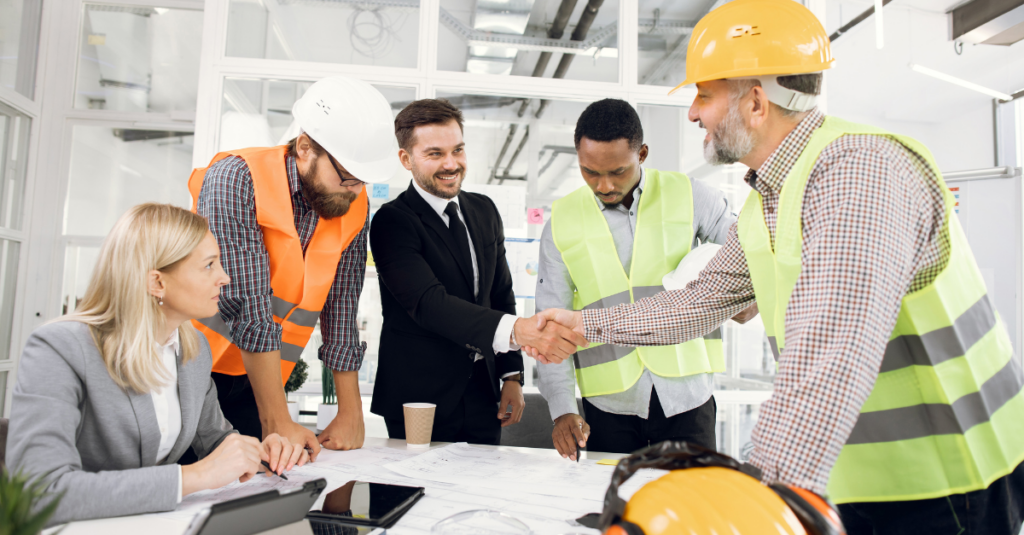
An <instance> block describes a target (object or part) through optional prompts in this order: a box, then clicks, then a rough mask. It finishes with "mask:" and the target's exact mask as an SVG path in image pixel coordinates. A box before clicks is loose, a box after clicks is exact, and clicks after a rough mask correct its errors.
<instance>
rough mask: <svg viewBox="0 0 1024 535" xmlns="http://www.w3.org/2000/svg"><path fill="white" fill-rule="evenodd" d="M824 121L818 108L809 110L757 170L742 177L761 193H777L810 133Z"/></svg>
mask: <svg viewBox="0 0 1024 535" xmlns="http://www.w3.org/2000/svg"><path fill="white" fill-rule="evenodd" d="M824 121H825V114H823V113H821V111H819V110H818V108H814V109H813V110H811V113H809V114H807V117H804V119H803V120H802V121H800V124H798V125H797V126H796V128H794V129H793V131H792V132H790V133H789V135H788V136H786V138H785V139H783V140H782V143H780V144H779V146H778V147H776V148H775V150H774V151H772V153H771V154H770V155H769V156H768V158H767V159H766V160H765V161H764V163H763V164H761V167H760V168H758V169H757V170H754V169H751V170H749V171H747V174H746V176H744V177H743V179H744V180H745V181H746V182H747V184H750V187H752V188H754V189H756V190H757V191H758V192H760V193H761V194H762V195H763V194H765V193H767V192H768V191H774V192H775V193H779V192H780V191H782V186H783V184H784V183H785V182H786V176H788V175H789V172H790V171H791V170H792V169H793V165H794V164H796V160H797V159H798V158H799V157H800V153H802V152H803V151H804V148H806V147H807V143H808V142H809V141H810V140H811V135H813V134H814V131H815V130H817V129H818V128H819V127H820V126H821V123H823V122H824Z"/></svg>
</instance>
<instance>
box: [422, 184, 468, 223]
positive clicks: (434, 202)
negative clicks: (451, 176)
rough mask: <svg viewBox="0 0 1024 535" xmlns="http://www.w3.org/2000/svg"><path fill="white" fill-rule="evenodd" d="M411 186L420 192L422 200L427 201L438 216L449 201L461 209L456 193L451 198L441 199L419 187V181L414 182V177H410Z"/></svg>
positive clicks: (442, 212)
mask: <svg viewBox="0 0 1024 535" xmlns="http://www.w3.org/2000/svg"><path fill="white" fill-rule="evenodd" d="M412 186H413V187H414V188H416V192H417V193H419V194H420V197H423V200H424V201H427V204H429V205H430V207H431V208H433V209H434V211H435V212H437V215H438V217H440V216H441V215H442V214H444V209H445V208H447V207H448V203H449V202H454V203H455V204H457V205H458V206H459V209H460V210H461V209H462V205H461V204H459V196H458V195H456V196H455V198H453V199H442V198H441V197H438V196H437V195H434V194H433V193H430V192H428V191H427V190H425V189H423V188H422V187H420V183H419V182H416V179H415V178H414V179H412ZM463 217H465V216H463Z"/></svg>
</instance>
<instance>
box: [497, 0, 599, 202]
mask: <svg viewBox="0 0 1024 535" xmlns="http://www.w3.org/2000/svg"><path fill="white" fill-rule="evenodd" d="M602 4H604V0H590V1H589V2H587V5H586V7H584V8H583V13H582V14H581V15H580V20H579V22H577V23H576V28H574V29H573V31H572V36H570V37H569V39H570V40H572V41H582V40H584V39H586V38H587V32H589V31H590V27H591V26H592V25H593V24H594V20H595V19H596V18H597V12H598V10H599V9H601V5H602ZM559 11H561V10H559ZM575 56H576V54H562V59H561V60H560V61H559V62H558V66H557V67H555V73H554V74H553V75H552V76H551V77H552V78H555V79H559V78H565V75H566V74H567V73H568V72H569V67H570V66H571V65H572V60H573V59H575ZM549 58H550V55H549V56H548V58H542V59H543V60H544V67H545V69H546V68H547V61H548V59H549ZM537 66H538V67H540V61H538V62H537ZM533 72H534V76H538V75H543V74H544V70H543V69H541V70H540V71H539V74H538V70H537V69H534V71H533ZM550 102H551V101H549V100H542V101H540V106H539V107H538V108H537V112H536V113H534V114H533V116H534V117H536V118H538V119H540V116H541V115H543V114H544V110H546V109H547V107H548V104H549V103H550ZM529 103H530V101H529V100H527V101H524V102H523V105H522V106H521V107H520V108H519V116H520V117H522V116H523V115H522V114H523V112H525V111H526V107H527V105H528V104H529ZM515 127H516V125H512V128H511V131H510V132H509V137H508V139H506V140H505V145H504V147H502V150H501V154H499V156H498V161H497V162H495V165H494V169H493V170H492V171H491V179H494V177H495V176H496V175H497V173H498V166H499V165H500V164H501V159H502V158H503V157H504V156H505V151H506V150H507V149H508V146H509V144H510V142H511V141H512V136H513V135H514V134H515ZM529 136H530V131H529V130H527V131H525V132H524V133H523V138H522V139H520V140H519V147H518V148H517V149H516V151H515V153H513V154H512V157H511V158H510V159H509V161H508V165H506V166H505V171H504V173H502V176H507V175H508V174H509V171H510V170H511V169H512V164H514V163H515V161H516V158H517V157H518V156H519V153H520V152H522V150H523V147H524V146H525V145H526V140H527V139H528V138H529ZM488 182H490V180H488Z"/></svg>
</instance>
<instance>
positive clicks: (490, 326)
mask: <svg viewBox="0 0 1024 535" xmlns="http://www.w3.org/2000/svg"><path fill="white" fill-rule="evenodd" d="M459 205H460V209H461V211H462V215H463V218H464V219H465V220H466V227H467V228H468V229H469V234H470V236H471V237H472V238H473V247H474V249H475V251H476V260H477V265H478V269H479V271H480V291H479V292H478V296H477V297H476V298H474V297H473V271H472V266H462V265H461V264H460V263H459V262H458V261H457V260H456V258H457V256H456V251H457V248H456V245H455V240H454V239H453V238H452V236H451V233H450V231H449V230H448V227H447V226H446V225H445V224H444V221H443V220H442V219H441V217H440V216H439V215H437V212H435V211H434V210H433V209H432V208H431V207H430V205H429V204H427V202H426V201H425V200H423V198H422V197H421V196H420V194H419V192H417V191H416V190H415V187H414V186H413V185H412V184H409V189H407V190H406V191H404V192H402V193H401V194H400V195H399V196H398V198H396V199H395V200H393V201H391V202H388V203H386V204H384V205H383V206H381V207H380V210H378V211H377V213H376V215H374V216H373V224H372V225H371V226H370V248H371V250H372V252H373V260H374V262H375V263H376V265H377V278H378V279H379V280H380V296H381V305H382V308H383V313H384V325H383V328H382V330H381V335H380V350H379V352H378V355H377V359H378V360H377V364H378V367H377V379H376V382H375V384H374V387H373V403H372V404H371V405H370V411H371V412H373V413H374V414H379V415H381V416H383V417H385V418H392V419H397V418H402V404H403V403H410V402H426V403H435V404H437V410H436V412H435V418H444V417H446V416H447V415H448V414H449V413H450V412H451V411H452V410H454V408H455V406H456V404H457V403H458V402H459V400H460V399H461V398H462V395H463V393H464V392H465V390H466V386H467V385H468V383H469V378H470V376H471V375H472V371H473V355H474V354H476V353H480V354H482V355H483V356H484V359H485V360H486V361H487V371H488V373H489V374H490V379H491V380H490V383H491V386H492V387H493V390H494V401H495V404H497V402H498V400H499V399H500V397H499V394H500V389H499V382H500V377H501V376H503V375H505V374H506V373H514V372H522V371H523V357H522V354H521V353H520V352H518V351H511V352H508V353H500V354H497V355H495V354H494V350H493V348H492V344H493V341H494V331H495V330H496V329H497V328H498V322H499V321H500V320H501V318H502V316H504V315H505V314H513V315H514V314H515V313H516V301H515V295H514V294H513V293H512V274H511V273H509V269H508V262H507V261H506V260H505V233H504V230H503V229H502V225H501V217H500V216H499V215H498V209H497V207H495V206H494V203H493V202H492V201H491V200H490V199H489V198H488V197H486V196H484V195H479V194H476V193H469V192H465V191H464V192H462V193H460V194H459Z"/></svg>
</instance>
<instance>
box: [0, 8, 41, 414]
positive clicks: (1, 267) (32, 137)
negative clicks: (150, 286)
mask: <svg viewBox="0 0 1024 535" xmlns="http://www.w3.org/2000/svg"><path fill="white" fill-rule="evenodd" d="M41 20H42V1H41V0H3V1H0V417H7V416H8V415H9V414H10V395H11V392H12V391H13V386H14V380H15V378H16V376H17V366H18V356H19V354H20V351H21V346H22V344H23V340H24V337H23V336H22V334H21V330H22V326H23V324H24V323H25V322H24V320H23V318H24V317H25V313H24V311H25V290H24V288H25V287H26V284H25V282H26V279H27V278H30V277H29V276H27V274H26V272H27V265H28V264H27V261H26V255H25V251H26V249H27V248H28V247H27V245H28V243H29V233H28V231H27V227H28V225H27V220H26V217H27V215H28V213H29V211H30V210H28V205H29V202H30V201H29V199H30V196H31V191H30V190H31V189H32V188H31V187H29V185H28V181H27V177H28V176H30V173H32V172H33V171H34V170H35V169H34V167H35V165H36V160H37V156H36V145H37V140H38V136H39V117H40V115H41V114H42V106H41V104H40V99H39V98H37V91H36V78H37V76H36V74H37V72H38V69H37V65H38V57H39V41H40V37H39V34H40V28H41Z"/></svg>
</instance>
